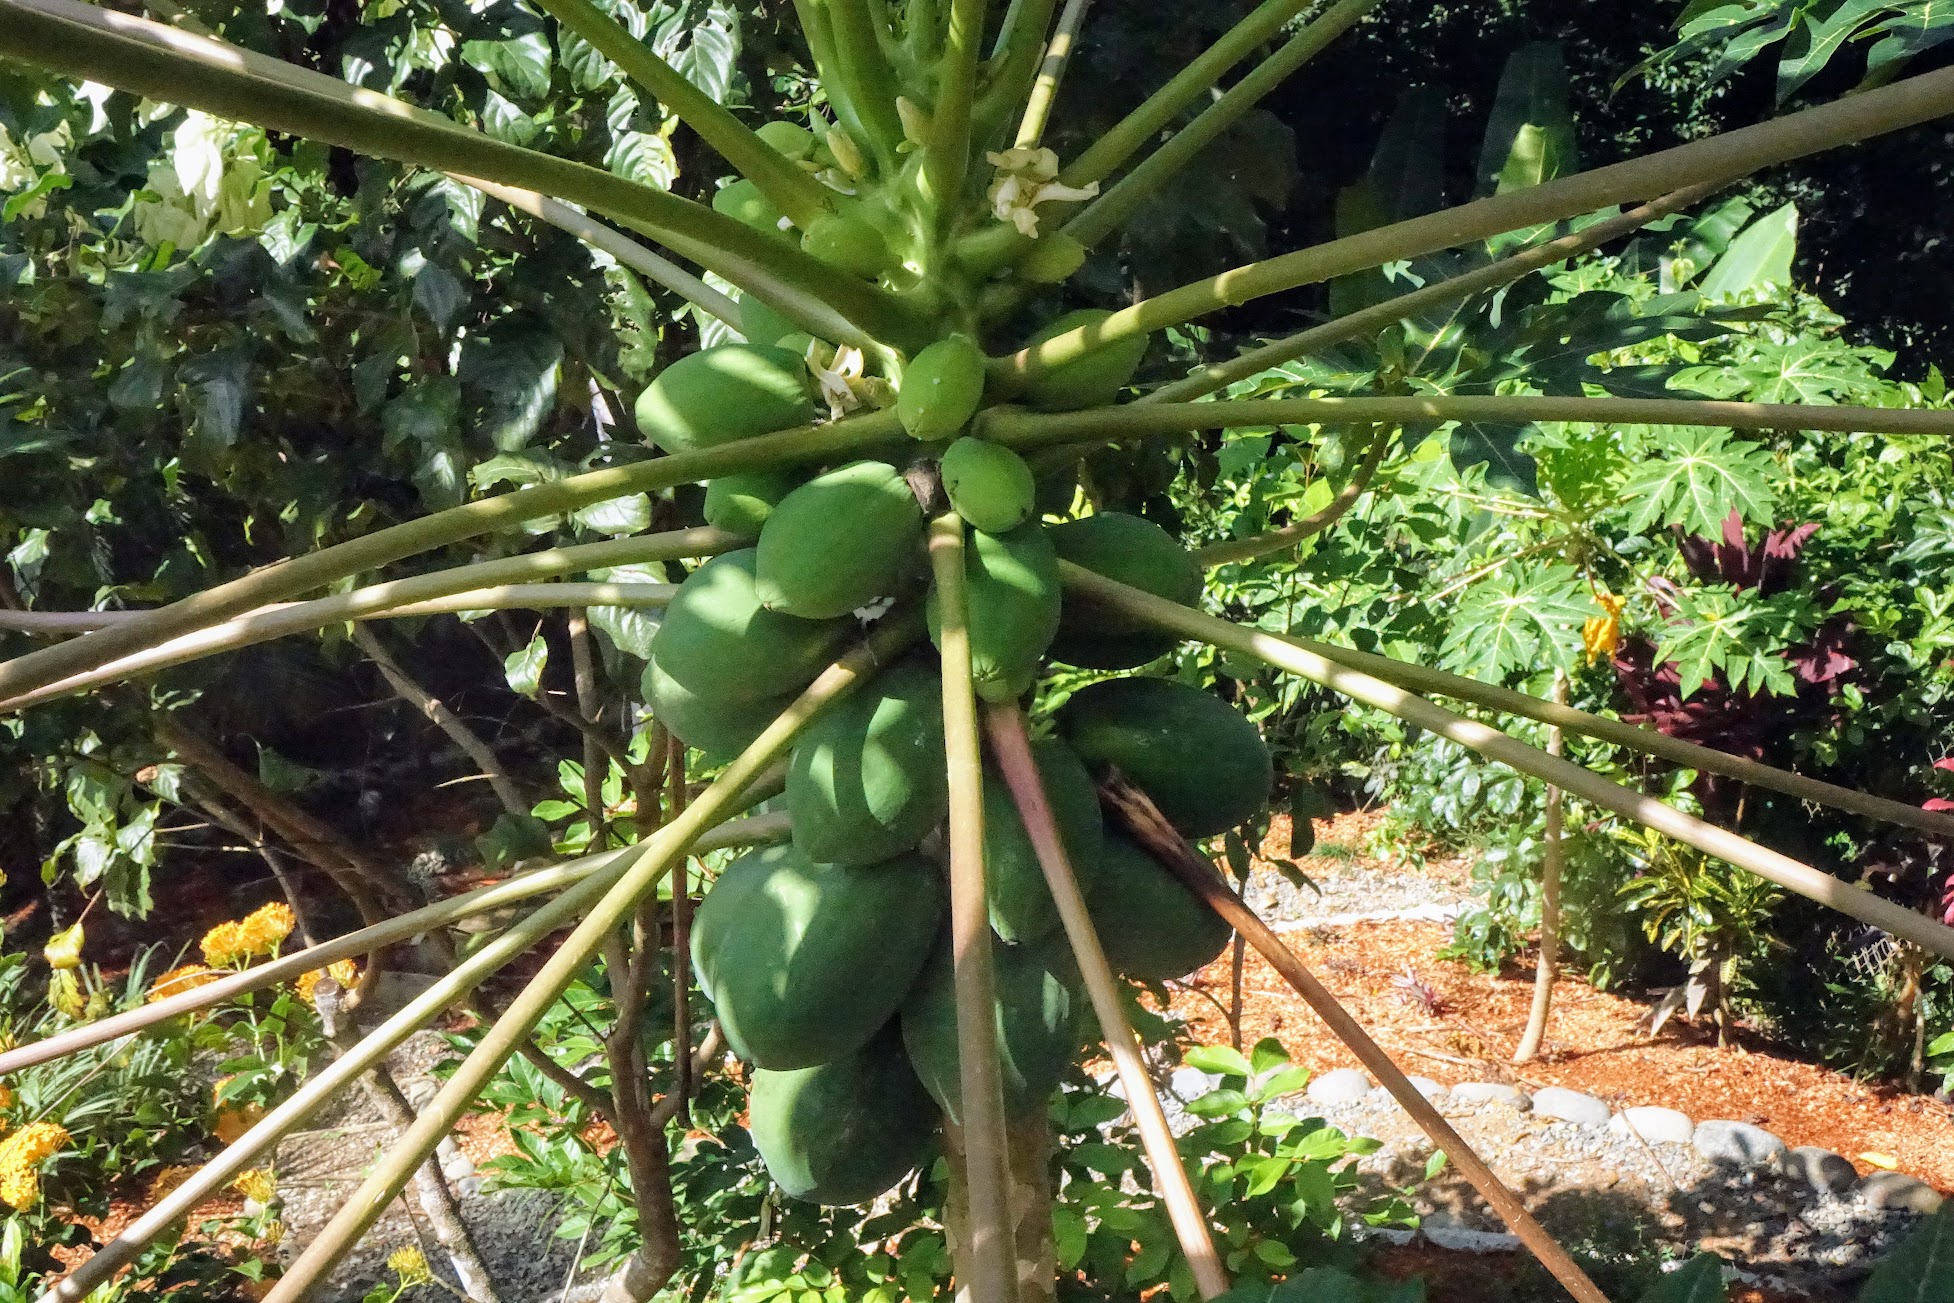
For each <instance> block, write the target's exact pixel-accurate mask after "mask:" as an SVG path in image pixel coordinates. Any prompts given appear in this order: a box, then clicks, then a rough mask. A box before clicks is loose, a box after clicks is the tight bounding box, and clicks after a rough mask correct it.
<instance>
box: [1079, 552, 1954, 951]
mask: <svg viewBox="0 0 1954 1303" xmlns="http://www.w3.org/2000/svg"><path fill="white" fill-rule="evenodd" d="M1059 571H1060V574H1061V576H1062V577H1063V579H1064V582H1065V585H1066V587H1067V588H1070V589H1075V590H1077V591H1078V592H1080V593H1084V594H1086V595H1088V596H1090V597H1091V598H1092V599H1093V600H1095V601H1098V602H1100V603H1103V604H1104V605H1106V606H1109V607H1111V608H1113V609H1115V610H1118V611H1121V612H1123V613H1125V614H1127V615H1130V616H1132V617H1134V618H1136V619H1140V620H1144V621H1145V622H1147V623H1148V624H1151V625H1154V626H1156V627H1158V628H1161V629H1165V630H1167V631H1169V632H1172V633H1175V634H1178V635H1179V636H1181V637H1183V638H1189V639H1193V640H1194V641H1197V642H1205V643H1209V644H1212V645H1213V646H1216V647H1220V648H1222V649H1223V650H1225V651H1232V652H1235V653H1236V654H1238V655H1242V656H1247V657H1251V658H1252V659H1255V660H1259V661H1261V662H1263V663H1264V664H1266V665H1271V666H1273V667H1275V668H1276V669H1279V670H1283V671H1286V672H1287V673H1290V674H1295V675H1298V676H1300V677H1302V678H1305V679H1308V680H1309V681H1310V682H1312V683H1318V684H1321V685H1322V686H1324V687H1326V688H1329V689H1330V690H1331V691H1333V692H1339V693H1341V694H1343V695H1344V696H1346V697H1350V698H1353V699H1354V700H1357V701H1361V702H1363V703H1364V704H1365V705H1367V706H1374V707H1376V708H1377V709H1379V710H1382V711H1385V712H1386V713H1388V714H1392V715H1395V716H1397V717H1398V718H1399V719H1402V720H1404V721H1405V722H1406V723H1409V724H1415V725H1417V726H1418V727H1419V728H1422V729H1426V730H1428V731H1429V732H1432V733H1435V734H1437V735H1438V736H1440V737H1442V738H1445V739H1447V740H1448V741H1452V742H1456V743H1458V744H1459V745H1460V746H1463V747H1467V748H1469V749H1471V750H1473V751H1477V752H1479V753H1480V754H1481V755H1483V756H1485V757H1487V758H1488V759H1491V760H1497V761H1499V762H1500V763H1502V764H1505V765H1508V766H1510V767H1512V768H1513V769H1516V770H1518V771H1519V772H1521V773H1523V774H1527V775H1529V776H1531V777H1534V778H1539V779H1542V780H1544V781H1546V782H1549V783H1552V784H1553V785H1555V786H1557V787H1562V788H1565V789H1566V790H1567V791H1569V792H1572V793H1573V794H1574V795H1576V796H1578V797H1580V798H1581V799H1582V800H1584V801H1586V802H1588V803H1589V804H1590V805H1595V806H1599V807H1600V808H1602V809H1604V810H1610V811H1613V812H1614V813H1616V814H1618V815H1621V816H1622V817H1623V818H1625V819H1630V820H1633V821H1634V822H1636V823H1639V824H1642V825H1644V826H1646V827H1649V828H1653V829H1655V830H1656V831H1657V832H1660V833H1663V834H1665V835H1666V836H1669V837H1673V838H1675V839H1676V840H1677V841H1679V842H1683V843H1684V844H1686V845H1689V846H1694V847H1695V848H1696V849H1697V850H1700V851H1702V852H1704V853H1705V854H1708V855H1714V856H1715V857H1717V858H1718V859H1720V860H1723V861H1725V862H1726V863H1729V864H1733V865H1735V866H1736V867H1738V868H1740V869H1743V870H1745V871H1746V872H1748V873H1754V874H1756V875H1757V876H1758V877H1760V878H1764V879H1766V880H1768V881H1771V882H1775V883H1777V884H1778V885H1779V886H1781V887H1783V888H1785V889H1786V890H1788V891H1794V892H1796V893H1797V894H1799V895H1801V896H1803V897H1805V898H1806V899H1808V900H1814V901H1817V902H1818V903H1819V904H1821V905H1824V906H1826V907H1827V908H1829V909H1835V910H1837V911H1838V912H1839V913H1841V914H1845V915H1848V916H1849V917H1852V918H1856V919H1858V920H1859V921H1860V922H1862V923H1869V924H1871V925H1872V926H1874V927H1876V928H1880V929H1881V930H1883V931H1886V932H1890V933H1892V934H1893V935H1894V936H1896V937H1898V938H1900V939H1901V940H1903V941H1910V942H1912V943H1913V944H1915V945H1917V946H1920V947H1921V948H1923V949H1925V950H1928V951H1931V952H1932V953H1934V954H1936V955H1940V956H1942V957H1943V958H1950V959H1954V928H1950V927H1948V926H1946V925H1945V924H1942V923H1936V922H1934V921H1933V920H1932V919H1929V918H1927V917H1926V916H1925V915H1922V914H1916V913H1914V912H1913V911H1912V910H1910V909H1906V908H1904V907H1902V906H1900V905H1896V904H1894V903H1893V902H1892V901H1890V900H1886V899H1883V898H1881V897H1879V896H1876V895H1874V894H1873V893H1872V892H1871V891H1868V890H1865V889H1864V888H1861V887H1857V886H1854V885H1852V884H1851V883H1848V882H1844V881H1841V880H1840V879H1838V878H1835V877H1833V876H1832V875H1831V874H1829V873H1823V872H1821V871H1819V870H1818V869H1815V868H1813V867H1812V866H1811V865H1809V864H1804V863H1800V862H1799V861H1797V860H1794V859H1792V858H1791V857H1790V856H1788V855H1781V854H1779V853H1778V852H1777V851H1774V850H1771V849H1769V848H1768V847H1764V846H1759V845H1758V844H1757V843H1756V842H1753V841H1751V840H1750V839H1749V838H1746V837H1740V836H1738V835H1737V834H1736V833H1733V832H1730V831H1729V830H1727V829H1724V828H1719V827H1717V826H1716V825H1714V824H1710V823H1706V822H1704V821H1703V820H1701V819H1698V818H1695V817H1694V816H1692V815H1687V814H1684V813H1683V812H1682V811H1680V810H1677V809H1674V808H1673V807H1671V806H1668V805H1664V804H1663V803H1662V802H1661V801H1658V800H1656V799H1655V798H1654V797H1651V796H1647V795H1644V794H1643V793H1641V792H1636V791H1633V790H1631V789H1629V788H1626V787H1623V786H1621V785H1620V784H1618V783H1612V782H1609V781H1608V780H1607V779H1605V778H1602V777H1601V776H1599V775H1598V774H1594V773H1591V772H1589V771H1588V770H1586V769H1583V768H1581V767H1580V766H1579V765H1576V764H1573V763H1571V762H1569V761H1567V760H1563V759H1559V758H1557V757H1555V756H1550V755H1548V754H1547V753H1546V752H1544V751H1542V750H1540V749H1539V748H1537V747H1532V746H1528V745H1527V744H1526V743H1524V742H1521V741H1519V740H1518V739H1517V738H1513V737H1510V736H1508V735H1507V734H1505V733H1502V732H1500V731H1499V730H1498V729H1495V728H1490V727H1488V726H1487V725H1484V724H1481V723H1479V722H1478V721H1476V720H1471V719H1467V718H1466V717H1465V716H1463V715H1459V714H1455V713H1454V712H1452V711H1449V710H1446V709H1445V708H1443V707H1442V706H1437V705H1434V704H1433V703H1432V702H1430V701H1427V700H1426V699H1425V698H1423V697H1420V696H1416V695H1414V694H1412V693H1410V692H1406V691H1405V690H1404V689H1402V688H1399V687H1396V686H1394V685H1393V684H1390V683H1387V682H1385V681H1384V680H1383V679H1380V678H1375V677H1373V676H1371V675H1369V674H1365V673H1363V672H1362V671H1360V670H1354V669H1351V668H1349V667H1347V666H1344V665H1339V664H1337V663H1336V662H1335V661H1333V660H1331V659H1329V658H1328V657H1326V656H1321V655H1318V654H1317V653H1316V652H1313V651H1309V650H1306V649H1305V648H1303V647H1302V646H1300V645H1299V644H1298V643H1297V642H1296V641H1295V640H1292V639H1289V638H1281V637H1277V636H1276V635H1274V634H1269V633H1263V632H1262V631H1260V630H1257V629H1247V628H1243V627H1241V626H1239V625H1234V624H1230V623H1228V622H1227V621H1226V620H1218V619H1216V618H1215V617H1213V616H1211V615H1207V614H1204V613H1203V612H1200V611H1196V610H1193V609H1191V608H1189V607H1185V606H1180V605H1178V604H1176V603H1173V602H1169V601H1165V600H1164V599H1162V598H1158V597H1155V596H1154V595H1153V594H1151V593H1146V592H1142V591H1141V590H1139V589H1137V588H1132V587H1129V586H1128V585H1126V584H1122V583H1118V582H1116V581H1114V580H1110V579H1107V578H1106V577H1104V576H1103V575H1098V574H1095V573H1093V572H1092V571H1090V570H1087V569H1085V568H1083V567H1081V566H1077V565H1074V564H1072V563H1071V562H1069V561H1061V562H1059Z"/></svg>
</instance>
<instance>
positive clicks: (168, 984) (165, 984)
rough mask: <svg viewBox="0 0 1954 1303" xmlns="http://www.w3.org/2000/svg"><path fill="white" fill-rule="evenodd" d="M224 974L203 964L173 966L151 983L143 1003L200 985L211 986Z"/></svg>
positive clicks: (155, 1000)
mask: <svg viewBox="0 0 1954 1303" xmlns="http://www.w3.org/2000/svg"><path fill="white" fill-rule="evenodd" d="M223 976H224V975H223V974H222V973H219V972H216V971H214V970H212V969H211V968H209V967H207V966H205V965H203V964H185V965H183V967H181V968H172V969H171V970H170V971H169V972H167V973H164V974H163V975H162V976H161V977H158V978H157V979H156V980H155V981H153V982H151V983H150V984H149V993H148V994H147V995H145V996H144V997H143V1003H144V1004H155V1003H156V1002H157V1001H158V1000H166V999H168V998H169V997H170V996H173V995H181V994H183V992H185V991H194V990H196V989H197V988H198V987H200V986H209V985H210V984H211V983H212V982H215V981H217V980H219V979H220V978H222V977H223Z"/></svg>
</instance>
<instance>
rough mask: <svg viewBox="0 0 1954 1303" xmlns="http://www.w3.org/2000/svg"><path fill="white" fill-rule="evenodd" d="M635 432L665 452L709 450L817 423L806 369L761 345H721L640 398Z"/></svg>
mask: <svg viewBox="0 0 1954 1303" xmlns="http://www.w3.org/2000/svg"><path fill="white" fill-rule="evenodd" d="M636 414H637V418H638V430H639V432H640V433H642V434H643V435H644V436H645V438H647V439H649V440H651V441H652V442H653V443H655V444H657V445H658V446H659V447H660V448H663V449H664V450H665V451H666V452H689V451H691V450H692V449H695V448H710V447H712V446H714V445H715V444H721V443H727V442H730V441H731V440H734V439H746V438H751V437H752V436H753V435H756V434H771V433H773V432H774V431H775V430H785V429H787V428H789V427H790V426H795V425H806V424H807V423H808V422H810V421H812V420H813V419H814V399H813V396H812V394H811V393H810V392H809V388H808V375H807V364H806V363H805V362H803V361H802V360H801V358H800V355H799V354H798V353H790V352H788V351H787V350H785V349H780V348H768V347H765V346H763V345H759V344H720V345H719V346H717V347H715V348H706V349H701V350H699V351H698V352H697V353H691V354H688V355H686V356H685V357H682V358H680V359H679V360H678V361H676V362H674V363H672V364H671V365H670V366H668V367H666V368H665V369H664V370H663V371H660V372H659V373H658V375H657V377H656V378H655V379H653V380H652V382H651V384H650V385H648V386H646V388H645V391H644V393H642V394H640V395H639V396H638V405H637V409H636Z"/></svg>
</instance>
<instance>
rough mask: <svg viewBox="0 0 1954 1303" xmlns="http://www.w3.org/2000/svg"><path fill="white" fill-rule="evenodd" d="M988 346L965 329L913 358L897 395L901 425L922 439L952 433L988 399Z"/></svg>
mask: <svg viewBox="0 0 1954 1303" xmlns="http://www.w3.org/2000/svg"><path fill="white" fill-rule="evenodd" d="M984 365H985V358H984V350H983V349H981V348H978V347H977V345H976V343H975V342H973V341H972V340H971V339H969V338H968V337H966V336H963V335H950V336H948V337H946V338H943V339H939V340H937V341H936V342H935V343H934V344H931V345H930V346H929V347H928V348H925V349H924V350H923V351H922V352H920V353H918V354H916V356H915V357H914V358H912V359H911V360H910V363H909V365H908V367H906V368H905V369H904V370H903V373H902V391H901V392H900V393H898V394H897V395H896V415H897V416H898V417H900V418H901V419H902V428H903V429H905V430H907V431H909V433H910V434H911V435H912V436H913V437H915V438H918V439H924V440H929V441H935V440H938V439H948V438H951V437H952V436H954V435H955V434H956V433H957V431H959V430H961V429H963V427H964V426H966V425H968V424H970V418H971V417H973V416H975V415H976V414H977V408H978V407H979V406H980V405H982V403H983V401H984Z"/></svg>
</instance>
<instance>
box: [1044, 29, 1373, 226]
mask: <svg viewBox="0 0 1954 1303" xmlns="http://www.w3.org/2000/svg"><path fill="white" fill-rule="evenodd" d="M1377 3H1378V0H1340V3H1338V4H1336V5H1335V6H1333V7H1332V8H1331V9H1329V10H1328V11H1327V12H1325V13H1324V14H1322V15H1321V16H1320V17H1318V18H1317V19H1316V20H1315V21H1313V22H1311V23H1310V24H1309V26H1307V27H1305V28H1303V30H1302V31H1300V32H1298V33H1297V34H1296V35H1295V36H1293V37H1291V38H1290V39H1289V41H1288V42H1287V43H1285V44H1284V45H1283V47H1282V48H1281V49H1279V50H1277V51H1276V52H1275V53H1274V54H1272V55H1270V56H1269V57H1268V58H1267V59H1264V60H1263V61H1262V62H1261V63H1259V64H1257V65H1256V66H1255V67H1254V68H1253V69H1252V70H1250V72H1249V73H1248V75H1247V76H1245V77H1243V78H1242V79H1241V80H1240V81H1238V82H1236V83H1235V84H1234V85H1233V86H1230V87H1229V88H1228V90H1227V92H1226V93H1224V94H1223V95H1222V96H1221V98H1220V99H1218V100H1216V101H1215V102H1214V103H1212V104H1210V105H1208V106H1207V107H1206V108H1205V109H1202V110H1201V112H1200V113H1199V114H1198V115H1196V116H1195V119H1194V121H1192V122H1190V123H1188V124H1187V125H1186V126H1184V127H1182V128H1181V129H1180V130H1179V131H1177V132H1175V133H1174V136H1173V139H1171V140H1169V141H1168V142H1167V143H1166V144H1164V145H1162V146H1161V147H1160V148H1159V149H1156V150H1155V151H1154V152H1153V153H1151V154H1149V155H1148V156H1147V157H1146V158H1145V159H1143V160H1142V161H1141V162H1140V164H1139V165H1138V166H1137V167H1135V168H1134V169H1133V170H1132V171H1130V172H1128V173H1127V174H1126V175H1125V176H1123V177H1121V178H1120V179H1119V183H1118V184H1117V185H1115V186H1114V187H1113V188H1112V189H1110V190H1108V191H1107V192H1106V193H1104V194H1102V195H1100V196H1099V198H1097V199H1095V200H1093V201H1092V202H1091V203H1089V204H1087V205H1086V207H1085V208H1084V209H1083V210H1082V211H1081V212H1080V213H1079V215H1078V216H1076V217H1074V218H1073V219H1072V220H1071V221H1069V222H1067V223H1066V224H1065V233H1066V234H1067V235H1069V236H1071V237H1072V238H1073V239H1075V240H1077V241H1078V242H1079V243H1080V244H1083V245H1085V246H1086V247H1087V248H1091V247H1092V246H1093V245H1095V244H1097V243H1099V241H1100V240H1102V239H1104V238H1105V237H1106V236H1108V235H1110V234H1112V233H1113V232H1114V231H1116V230H1118V229H1119V228H1120V227H1121V226H1124V225H1125V224H1126V222H1127V220H1128V219H1130V218H1131V217H1132V216H1133V214H1134V213H1135V212H1137V211H1138V210H1139V207H1140V205H1141V204H1143V203H1145V202H1146V201H1147V199H1148V197H1149V196H1151V195H1153V194H1154V193H1155V192H1156V191H1158V190H1159V189H1160V187H1161V186H1162V185H1164V184H1166V182H1167V181H1168V180H1169V179H1170V178H1172V177H1173V176H1174V174H1175V173H1177V172H1179V171H1180V170H1181V169H1182V168H1184V167H1186V166H1187V165H1188V164H1189V163H1191V162H1193V161H1194V159H1195V158H1196V157H1198V156H1199V155H1200V153H1201V151H1202V150H1204V149H1206V148H1207V147H1208V146H1209V145H1210V144H1211V143H1213V141H1214V139H1215V137H1217V136H1219V135H1220V134H1221V133H1222V132H1224V131H1226V130H1228V128H1229V127H1232V126H1233V125H1235V123H1237V122H1239V121H1240V120H1241V119H1242V116H1243V115H1244V114H1246V113H1247V112H1248V111H1249V110H1250V109H1251V108H1253V107H1255V105H1256V104H1257V103H1258V102H1259V101H1260V100H1261V99H1262V98H1263V97H1264V96H1265V95H1267V94H1268V93H1269V92H1270V91H1272V90H1274V89H1275V88H1276V87H1277V86H1279V85H1281V84H1282V82H1283V81H1284V80H1286V79H1287V78H1288V77H1289V76H1290V75H1291V74H1293V73H1294V72H1295V71H1296V70H1297V69H1298V68H1301V67H1302V66H1303V65H1304V64H1306V63H1308V62H1309V61H1310V60H1311V59H1313V58H1315V57H1316V56H1317V55H1318V54H1320V53H1321V52H1322V51H1323V48H1324V47H1325V46H1327V45H1329V43H1330V42H1331V41H1334V40H1335V39H1336V38H1337V37H1339V36H1341V35H1343V33H1345V32H1346V31H1348V30H1350V28H1351V27H1352V26H1353V25H1354V24H1355V23H1356V22H1357V20H1358V19H1360V18H1362V17H1363V16H1364V15H1365V14H1367V13H1369V12H1370V11H1371V10H1372V9H1374V8H1376V7H1377Z"/></svg>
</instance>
